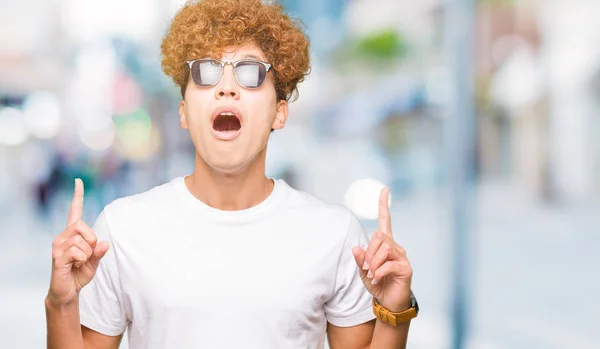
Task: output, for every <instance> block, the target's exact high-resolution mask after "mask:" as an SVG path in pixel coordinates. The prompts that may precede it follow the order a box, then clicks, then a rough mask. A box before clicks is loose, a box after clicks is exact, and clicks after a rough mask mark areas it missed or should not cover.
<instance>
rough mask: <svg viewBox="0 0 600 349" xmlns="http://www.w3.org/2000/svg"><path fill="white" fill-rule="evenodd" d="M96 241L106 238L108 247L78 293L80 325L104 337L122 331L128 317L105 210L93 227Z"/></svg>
mask: <svg viewBox="0 0 600 349" xmlns="http://www.w3.org/2000/svg"><path fill="white" fill-rule="evenodd" d="M93 230H94V232H95V233H96V235H97V237H98V241H107V242H108V243H109V244H110V248H109V250H108V252H107V253H106V255H105V256H104V257H103V258H102V260H101V261H100V265H99V267H98V270H97V271H96V275H95V276H94V278H93V279H92V281H91V282H90V283H89V284H88V285H86V286H85V287H84V288H82V289H81V292H80V294H79V314H80V321H81V324H82V325H83V326H85V327H88V328H90V329H92V330H94V331H96V332H99V333H102V334H105V335H107V336H117V335H120V334H122V333H123V332H125V328H126V326H127V316H126V311H125V307H124V302H123V299H122V297H123V296H122V293H121V287H120V278H119V268H118V264H117V257H116V247H115V244H114V242H113V239H112V236H111V234H110V230H109V226H108V221H107V218H106V210H105V211H102V213H100V215H99V216H98V219H97V220H96V223H95V224H94V226H93Z"/></svg>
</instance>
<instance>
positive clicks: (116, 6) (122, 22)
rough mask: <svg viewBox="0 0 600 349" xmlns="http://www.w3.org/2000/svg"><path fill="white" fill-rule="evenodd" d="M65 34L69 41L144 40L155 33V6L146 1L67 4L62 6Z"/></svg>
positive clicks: (75, 1)
mask: <svg viewBox="0 0 600 349" xmlns="http://www.w3.org/2000/svg"><path fill="white" fill-rule="evenodd" d="M62 4H63V6H64V7H63V11H64V13H65V15H64V17H63V18H64V23H63V27H64V29H65V31H66V32H67V33H68V34H69V35H70V36H71V38H72V39H74V40H75V41H79V42H85V41H87V40H90V39H94V38H97V37H102V36H119V37H122V36H125V37H128V38H132V39H134V40H145V39H148V38H151V37H153V36H154V35H155V34H156V32H155V31H153V30H150V29H153V28H154V27H156V26H155V25H154V24H155V23H156V22H158V18H159V17H158V11H159V9H160V7H159V6H157V4H156V2H152V1H146V0H127V1H121V0H104V1H80V0H67V1H64V2H63V3H62Z"/></svg>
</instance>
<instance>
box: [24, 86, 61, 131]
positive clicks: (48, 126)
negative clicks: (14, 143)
mask: <svg viewBox="0 0 600 349" xmlns="http://www.w3.org/2000/svg"><path fill="white" fill-rule="evenodd" d="M23 114H24V116H25V122H26V123H27V127H28V129H29V132H30V133H31V134H32V135H34V136H36V137H38V138H41V139H51V138H54V137H56V135H58V133H59V131H60V127H61V123H62V120H61V111H60V101H59V99H58V97H56V96H55V95H53V94H52V93H48V92H36V93H33V94H31V95H30V96H29V97H27V99H26V100H25V103H24V105H23Z"/></svg>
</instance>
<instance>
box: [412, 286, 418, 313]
mask: <svg viewBox="0 0 600 349" xmlns="http://www.w3.org/2000/svg"><path fill="white" fill-rule="evenodd" d="M410 303H411V305H412V307H413V308H415V311H416V312H417V314H419V303H418V302H417V297H415V295H414V294H413V292H412V291H410Z"/></svg>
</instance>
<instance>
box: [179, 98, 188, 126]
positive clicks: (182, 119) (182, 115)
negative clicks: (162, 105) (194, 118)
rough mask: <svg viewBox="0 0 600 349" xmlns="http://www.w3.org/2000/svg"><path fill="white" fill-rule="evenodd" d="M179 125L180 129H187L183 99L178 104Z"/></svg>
mask: <svg viewBox="0 0 600 349" xmlns="http://www.w3.org/2000/svg"><path fill="white" fill-rule="evenodd" d="M179 123H180V124H181V128H183V129H186V130H187V129H188V125H187V120H186V119H185V100H183V99H182V100H181V102H179Z"/></svg>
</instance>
